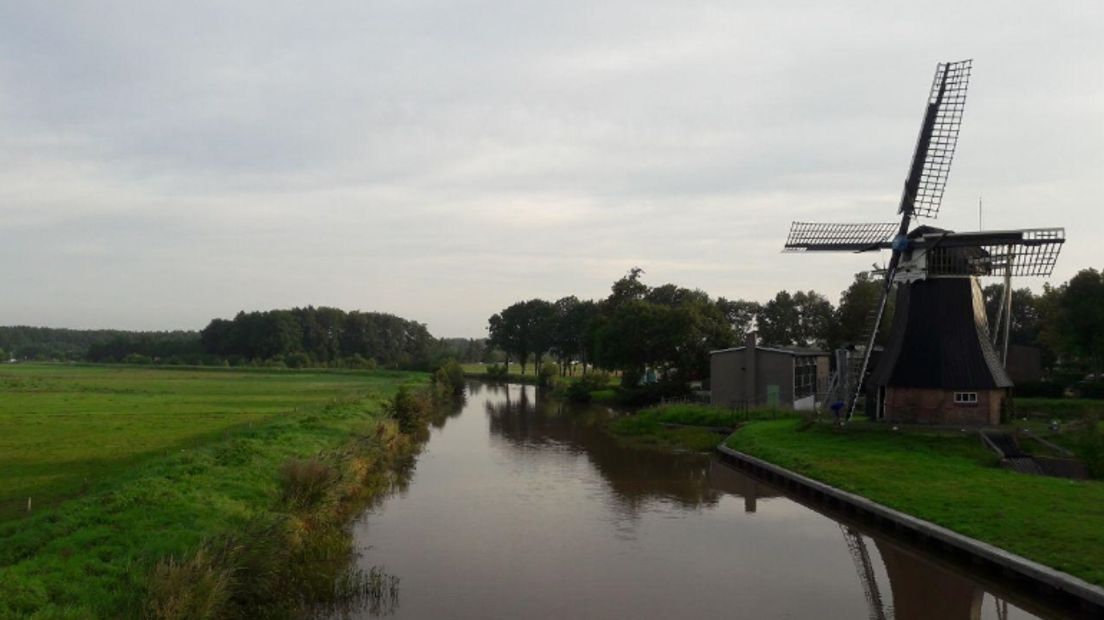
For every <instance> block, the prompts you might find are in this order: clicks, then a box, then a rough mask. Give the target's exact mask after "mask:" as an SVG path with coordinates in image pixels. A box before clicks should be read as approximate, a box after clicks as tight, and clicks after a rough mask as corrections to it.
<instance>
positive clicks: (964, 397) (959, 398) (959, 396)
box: [954, 392, 977, 405]
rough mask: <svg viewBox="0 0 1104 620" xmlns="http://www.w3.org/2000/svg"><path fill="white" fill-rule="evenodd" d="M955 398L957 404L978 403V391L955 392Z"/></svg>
mask: <svg viewBox="0 0 1104 620" xmlns="http://www.w3.org/2000/svg"><path fill="white" fill-rule="evenodd" d="M954 399H955V400H954V401H955V404H956V405H976V404H977V392H955V396H954Z"/></svg>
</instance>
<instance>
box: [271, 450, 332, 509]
mask: <svg viewBox="0 0 1104 620" xmlns="http://www.w3.org/2000/svg"><path fill="white" fill-rule="evenodd" d="M337 477H338V476H337V471H336V470H334V468H333V467H331V466H330V465H328V464H326V463H323V462H322V461H319V460H318V459H290V460H289V461H287V462H286V463H284V465H283V466H282V467H280V502H281V503H282V504H283V505H284V506H287V507H288V508H291V509H298V510H301V509H306V508H313V507H314V506H317V505H318V504H320V503H322V500H324V499H325V498H326V494H327V493H329V490H330V488H331V487H332V486H333V484H334V482H336V481H337Z"/></svg>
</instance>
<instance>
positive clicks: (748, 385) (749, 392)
mask: <svg viewBox="0 0 1104 620" xmlns="http://www.w3.org/2000/svg"><path fill="white" fill-rule="evenodd" d="M744 344H745V345H747V347H746V348H745V349H744V377H743V379H744V405H745V406H750V407H754V406H755V405H756V404H758V401H759V398H758V397H759V395H758V394H756V386H757V385H758V383H757V380H758V378H757V377H756V371H757V369H756V368H755V362H756V359H755V356H756V350H755V332H748V334H747V337H746V339H745V340H744Z"/></svg>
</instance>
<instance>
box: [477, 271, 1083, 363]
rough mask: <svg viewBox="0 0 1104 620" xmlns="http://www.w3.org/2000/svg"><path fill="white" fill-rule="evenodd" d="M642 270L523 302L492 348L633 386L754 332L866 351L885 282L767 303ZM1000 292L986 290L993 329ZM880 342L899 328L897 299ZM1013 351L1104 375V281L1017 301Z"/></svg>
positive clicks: (864, 280) (862, 279)
mask: <svg viewBox="0 0 1104 620" xmlns="http://www.w3.org/2000/svg"><path fill="white" fill-rule="evenodd" d="M642 273H643V271H642V270H640V269H639V268H634V269H632V270H631V271H630V272H629V273H628V275H626V276H625V277H623V278H621V279H620V280H618V281H616V282H614V284H613V286H612V287H611V292H610V295H609V296H608V297H606V298H605V299H600V300H580V299H578V298H576V297H575V296H570V297H564V298H562V299H559V300H557V301H554V302H550V301H546V300H542V299H531V300H527V301H519V302H517V303H514V304H512V305H510V306H509V307H507V308H505V309H503V310H502V311H501V312H499V313H496V314H495V315H493V316H491V317H490V319H489V321H488V329H489V332H490V338H489V344H490V345H491V346H492V347H494V348H496V349H499V350H501V351H504V352H505V353H506V354H507V355H508V356H509V359H510V360H513V361H516V362H519V363H521V364H522V365H523V366H524V365H526V364H528V363H529V362H530V361H534V362H535V363H539V361H540V360H543V359H547V358H548V357H550V358H551V359H553V360H555V361H556V362H557V363H558V364H559V365H560V367H561V371H562V370H564V369H566V368H567V367H568V366H569V364H570V363H571V362H576V363H579V362H581V363H583V365H584V367H585V366H586V365H590V366H592V367H597V368H602V369H607V370H617V371H621V372H622V373H623V374H622V376H623V377H624V381H625V382H626V383H627V384H630V385H631V384H635V382H636V381H637V380H638V378H639V377H640V376H641V375H642V374H643V373H644V372H645V371H646V369H650V370H655V371H658V374H659V375H660V376H666V377H669V378H671V379H673V380H675V381H684V380H686V379H692V378H697V377H702V376H704V375H705V374H706V369H707V365H708V357H709V356H708V352H709V351H710V350H713V349H721V348H725V347H729V346H736V345H739V344H741V343H742V342H743V340H744V337H745V335H746V334H747V333H749V332H751V331H755V332H757V333H758V338H759V341H760V342H761V343H764V344H768V345H775V346H806V347H816V348H820V349H825V350H829V349H834V348H836V347H839V346H842V345H845V344H849V343H858V342H860V341H861V340H862V339H863V338H864V335H865V333H866V329H867V322H868V320H869V318H868V317H869V316H870V313H871V312H872V311H873V310H874V309H875V308H876V306H877V304H878V302H879V300H880V297H881V290H882V282H881V280H880V279H878V278H873V277H871V276H870V275H869V274H868V273H865V272H864V273H859V274H856V275H855V279H854V281H853V282H852V284H851V285H850V286H849V287H848V288H847V289H846V290H844V291H843V293H842V294H841V295H840V301H839V304H838V305H833V304H832V302H830V301H829V300H828V299H827V298H825V297H824V296H823V295H821V294H819V293H817V292H815V291H797V292H793V293H791V292H789V291H779V292H778V293H777V294H776V295H775V296H774V297H773V298H771V299H770V300H769V301H767V302H763V303H760V302H755V301H747V300H741V299H734V300H730V299H726V298H724V297H719V298H712V297H710V296H709V295H708V294H706V293H705V292H703V291H700V290H689V289H685V288H681V287H678V286H676V285H674V284H665V285H663V286H658V287H649V286H647V285H645V284H644V283H643V282H641V280H640V276H641V274H642ZM1001 292H1002V288H1001V285H1000V284H990V285H988V286H986V287H985V288H984V296H985V300H986V306H987V310H988V313H989V318H990V323H992V322H994V319H995V317H996V308H997V305H998V299H999V298H1000V295H1001ZM890 299H891V303H890V308H889V310H888V311H887V317H886V319H885V321H884V322H883V328H882V330H881V332H880V335H879V336H880V338H884V337H885V335H886V334H887V333H888V328H889V325H890V324H891V321H892V318H891V317H892V313H893V308H892V299H893V298H892V297H891V298H890ZM1012 316H1013V321H1012V326H1011V330H1010V334H1009V340H1010V342H1011V343H1013V344H1021V345H1028V346H1034V347H1038V348H1040V349H1041V350H1042V353H1043V355H1042V358H1043V362H1044V366H1045V368H1046V370H1047V371H1049V372H1050V373H1051V374H1052V375H1063V377H1064V378H1063V379H1062V381H1064V382H1066V383H1069V382H1071V381H1073V380H1074V379H1075V378H1078V377H1084V376H1085V375H1086V374H1089V373H1096V374H1099V373H1100V372H1101V371H1102V370H1104V274H1101V273H1100V272H1098V271H1096V270H1095V269H1085V270H1082V271H1080V272H1079V273H1078V274H1077V275H1076V276H1074V277H1073V278H1071V279H1070V280H1069V281H1068V282H1066V283H1063V284H1061V285H1059V286H1057V287H1054V286H1050V285H1045V286H1044V287H1043V293H1042V294H1040V295H1035V294H1034V293H1032V291H1031V290H1030V289H1027V288H1022V289H1016V290H1014V291H1013V294H1012Z"/></svg>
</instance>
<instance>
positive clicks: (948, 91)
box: [900, 60, 973, 218]
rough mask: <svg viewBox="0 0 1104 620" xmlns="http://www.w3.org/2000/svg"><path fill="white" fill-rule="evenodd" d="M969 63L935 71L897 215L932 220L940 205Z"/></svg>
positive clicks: (947, 65)
mask: <svg viewBox="0 0 1104 620" xmlns="http://www.w3.org/2000/svg"><path fill="white" fill-rule="evenodd" d="M972 64H973V61H972V60H962V61H959V62H949V63H940V64H939V65H938V66H937V67H936V70H935V79H934V80H933V81H932V89H931V94H930V95H929V96H928V109H927V113H926V114H925V116H924V123H923V125H922V126H921V129H920V138H919V140H918V141H917V144H916V153H915V154H914V155H913V160H912V169H911V170H910V171H909V176H908V178H907V180H906V181H905V194H904V196H903V197H902V199H901V209H900V212H902V213H904V212H906V211H908V212H909V213H911V214H912V215H921V216H924V217H932V218H934V217H936V216H938V215H939V207H940V205H941V204H942V203H943V190H944V188H946V186H947V176H948V175H949V174H950V172H951V162H952V160H953V159H954V153H955V147H956V146H957V145H958V132H959V129H960V128H961V127H962V113H963V111H964V110H965V108H966V90H967V87H968V86H969V83H970V70H971V68H972Z"/></svg>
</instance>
